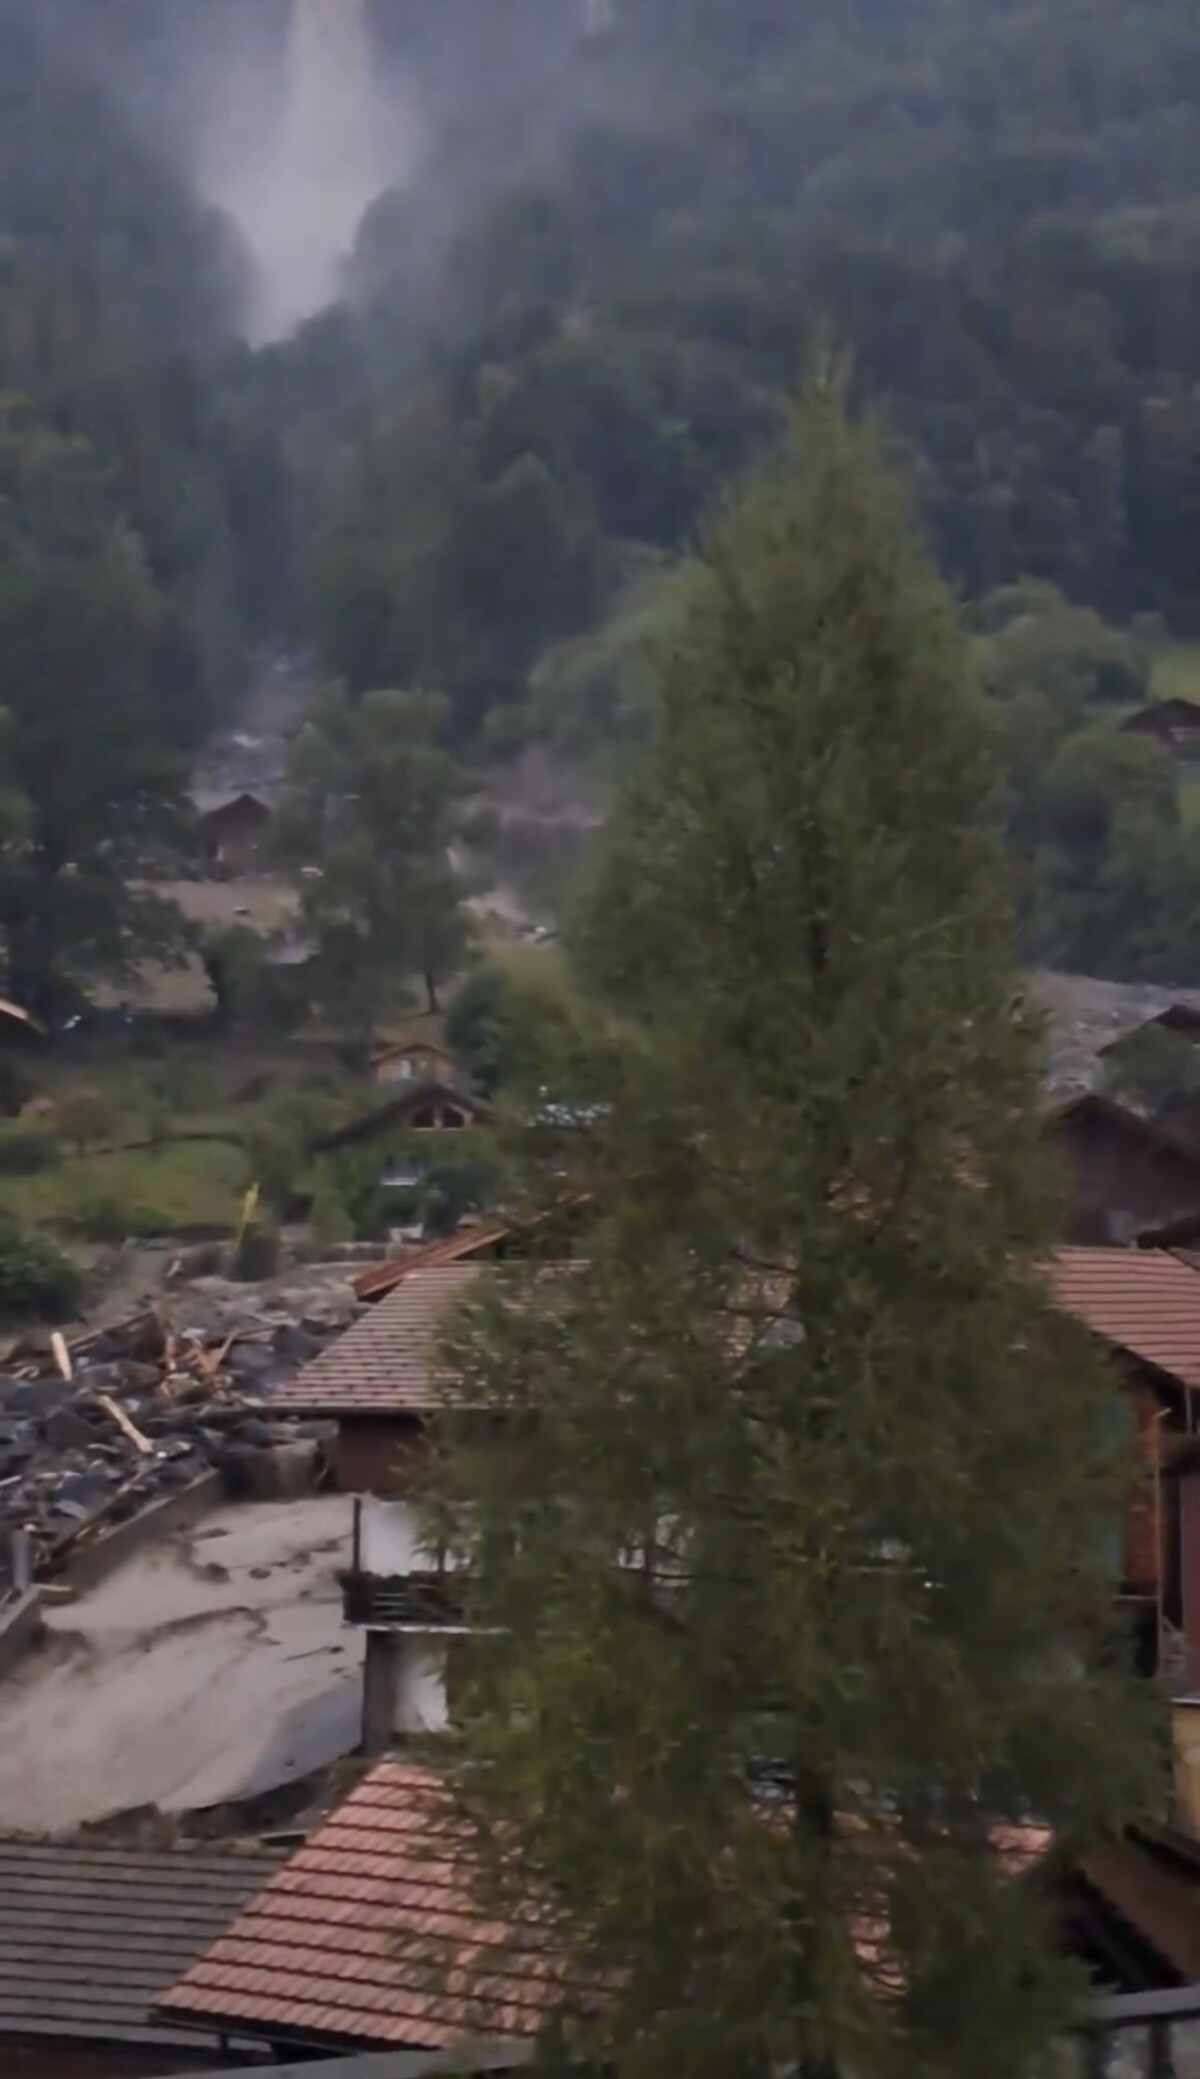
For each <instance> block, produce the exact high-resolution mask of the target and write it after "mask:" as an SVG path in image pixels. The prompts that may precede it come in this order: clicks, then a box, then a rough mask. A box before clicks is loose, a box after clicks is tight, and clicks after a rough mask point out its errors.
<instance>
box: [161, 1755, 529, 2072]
mask: <svg viewBox="0 0 1200 2079" xmlns="http://www.w3.org/2000/svg"><path fill="white" fill-rule="evenodd" d="M471 1870H472V1863H471V1846H470V1827H469V1822H467V1821H466V1820H465V1819H464V1818H463V1817H462V1816H461V1814H459V1813H458V1812H456V1810H455V1808H454V1806H453V1804H452V1802H451V1797H450V1793H449V1791H448V1789H447V1787H446V1785H445V1783H444V1782H443V1781H442V1779H441V1778H440V1777H439V1776H437V1775H436V1774H435V1773H434V1772H433V1771H432V1770H429V1769H424V1768H420V1767H416V1766H414V1765H411V1764H408V1763H404V1762H398V1761H385V1762H380V1763H379V1764H378V1765H377V1766H376V1767H375V1768H374V1769H372V1770H371V1772H370V1774H369V1775H368V1776H366V1777H365V1778H364V1779H363V1781H362V1782H361V1783H360V1784H359V1785H358V1787H357V1789H356V1790H354V1791H352V1792H351V1794H350V1796H349V1797H348V1798H347V1799H346V1800H345V1802H344V1803H343V1804H342V1805H340V1806H339V1807H338V1808H337V1810H336V1811H335V1812H334V1813H333V1814H332V1815H331V1817H330V1818H329V1819H327V1820H326V1822H325V1824H324V1825H323V1826H322V1827H320V1828H319V1830H318V1831H317V1832H316V1833H315V1834H314V1835H313V1836H312V1837H311V1839H310V1840H309V1841H308V1842H306V1843H305V1845H304V1847H302V1848H301V1849H299V1850H298V1852H297V1853H296V1855H294V1856H293V1858H292V1860H291V1861H290V1862H289V1863H288V1864H287V1865H286V1867H285V1868H284V1869H282V1870H280V1871H279V1872H278V1874H277V1875H276V1876H275V1877H273V1878H272V1880H271V1882H270V1883H269V1884H268V1885H267V1886H266V1889H265V1890H264V1891H262V1892H260V1893H259V1895H258V1897H257V1898H255V1899H254V1900H252V1902H251V1903H250V1905H249V1906H247V1907H246V1909H245V1910H244V1912H242V1913H241V1914H240V1915H239V1916H238V1918H237V1919H236V1920H235V1921H234V1922H233V1924H232V1926H231V1927H230V1928H229V1929H228V1930H227V1932H226V1933H225V1934H224V1935H223V1936H221V1938H220V1939H219V1940H218V1941H216V1942H215V1943H214V1944H213V1946H212V1948H211V1949H209V1950H208V1951H207V1953H206V1954H205V1955H204V1956H202V1957H201V1958H200V1960H199V1962H198V1963H195V1964H193V1965H192V1967H191V1969H190V1970H188V1971H187V1972H186V1973H185V1974H184V1976H183V1977H182V1978H181V1979H180V1980H179V1982H178V1984H176V1985H174V1986H172V1987H171V1989H170V1991H169V1992H167V1993H165V1994H163V1995H162V1996H161V1997H160V1999H159V2001H158V2011H159V2013H161V2014H162V2015H163V2016H164V2017H165V2018H167V2019H174V2020H176V2021H179V2020H181V2019H183V2018H184V2017H186V2016H191V2017H193V2018H195V2019H198V2020H199V2019H203V2020H204V2021H205V2022H208V2023H209V2024H211V2025H213V2026H218V2027H220V2028H222V2029H231V2030H240V2031H242V2032H249V2033H256V2032H260V2033H264V2034H271V2033H272V2032H275V2033H278V2034H289V2035H307V2036H310V2037H317V2038H321V2039H323V2040H325V2041H327V2042H331V2041H332V2042H337V2043H353V2044H360V2045H363V2046H364V2047H370V2046H377V2047H381V2048H385V2047H387V2046H388V2045H399V2046H409V2047H412V2048H431V2049H448V2048H450V2047H451V2046H452V2045H453V2044H455V2043H457V2042H461V2041H462V2040H463V2039H464V2038H466V2037H469V2036H470V2037H486V2038H490V2039H495V2038H496V2037H503V2036H529V2035H533V2034H534V2033H535V2032H536V2030H537V2028H538V2027H539V2025H540V2023H541V2022H542V2021H543V2020H544V2018H545V2017H546V2015H547V2013H548V2012H549V2011H550V2009H551V2007H552V2006H553V2004H554V2001H555V1992H556V1988H557V1987H558V1986H559V1985H561V1983H562V1978H563V1973H562V1968H561V1962H560V1960H559V1958H558V1957H557V1956H556V1954H555V1951H554V1949H553V1948H552V1946H551V1944H550V1943H549V1941H548V1939H547V1936H546V1935H545V1933H544V1932H543V1931H541V1930H539V1929H538V1928H537V1927H536V1926H535V1925H532V1924H530V1925H522V1926H520V1927H506V1926H504V1925H502V1924H499V1923H497V1922H496V1921H494V1920H491V1919H489V1918H488V1917H487V1916H486V1914H484V1913H483V1912H482V1911H481V1909H480V1907H479V1905H478V1903H477V1901H476V1900H475V1899H474V1897H473V1896H472V1891H471Z"/></svg>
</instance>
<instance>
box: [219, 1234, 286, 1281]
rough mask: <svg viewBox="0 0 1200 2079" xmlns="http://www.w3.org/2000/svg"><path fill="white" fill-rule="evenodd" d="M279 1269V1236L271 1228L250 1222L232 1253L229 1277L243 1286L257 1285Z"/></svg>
mask: <svg viewBox="0 0 1200 2079" xmlns="http://www.w3.org/2000/svg"><path fill="white" fill-rule="evenodd" d="M278 1268H279V1236H278V1234H277V1233H276V1231H275V1229H274V1228H273V1227H262V1226H259V1225H258V1224H257V1223H256V1222H254V1221H251V1223H250V1225H249V1226H248V1227H247V1228H246V1229H245V1231H244V1233H243V1234H242V1235H241V1236H240V1238H239V1240H238V1243H237V1246H236V1248H235V1249H234V1252H233V1265H232V1268H231V1273H230V1275H231V1276H232V1277H234V1278H236V1279H238V1280H239V1281H240V1283H241V1284H243V1285H257V1284H258V1283H259V1282H260V1280H261V1279H263V1278H270V1277H273V1276H274V1274H275V1272H276V1271H277V1270H278Z"/></svg>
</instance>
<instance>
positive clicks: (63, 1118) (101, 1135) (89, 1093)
mask: <svg viewBox="0 0 1200 2079" xmlns="http://www.w3.org/2000/svg"><path fill="white" fill-rule="evenodd" d="M58 1126H59V1131H60V1133H61V1134H62V1135H63V1138H64V1139H65V1140H68V1141H70V1142H71V1143H72V1145H73V1146H74V1147H76V1148H77V1149H78V1150H79V1153H80V1154H81V1155H82V1153H83V1151H84V1149H85V1148H88V1147H94V1146H96V1145H97V1144H98V1143H100V1142H102V1141H109V1140H111V1139H112V1137H113V1134H114V1132H115V1131H116V1115H115V1113H114V1111H113V1107H112V1105H111V1104H110V1103H109V1102H108V1099H107V1098H105V1097H102V1096H101V1094H100V1092H99V1091H98V1090H76V1091H74V1092H73V1093H72V1095H71V1096H70V1097H68V1098H65V1099H64V1100H63V1103H62V1104H61V1105H60V1107H59V1111H58Z"/></svg>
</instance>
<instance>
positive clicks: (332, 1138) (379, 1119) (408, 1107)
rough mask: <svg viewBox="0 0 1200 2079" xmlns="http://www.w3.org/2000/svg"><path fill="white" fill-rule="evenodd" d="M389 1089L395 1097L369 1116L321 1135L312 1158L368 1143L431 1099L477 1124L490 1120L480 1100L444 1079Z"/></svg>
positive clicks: (427, 1079) (424, 1079)
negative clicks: (449, 1105) (377, 1134)
mask: <svg viewBox="0 0 1200 2079" xmlns="http://www.w3.org/2000/svg"><path fill="white" fill-rule="evenodd" d="M392 1088H393V1090H394V1091H395V1095H394V1096H391V1097H388V1098H386V1099H385V1100H384V1102H383V1103H382V1104H377V1105H373V1106H372V1108H371V1110H370V1111H369V1112H363V1113H362V1114H361V1115H360V1116H359V1117H358V1118H357V1119H351V1120H349V1121H348V1122H347V1124H346V1125H345V1126H337V1127H335V1128H334V1129H333V1131H332V1132H331V1133H323V1134H322V1135H321V1136H320V1138H319V1139H317V1140H315V1141H314V1142H313V1144H312V1148H313V1153H314V1155H327V1154H331V1153H332V1152H333V1150H334V1149H336V1148H350V1147H353V1145H354V1143H355V1142H356V1141H365V1140H370V1138H371V1136H372V1134H375V1133H378V1132H380V1131H381V1129H382V1128H383V1127H385V1126H390V1125H392V1124H393V1123H396V1122H401V1121H402V1120H403V1117H404V1114H405V1112H411V1111H414V1110H419V1109H420V1108H421V1106H422V1105H427V1104H428V1103H429V1101H430V1099H431V1098H440V1099H441V1100H442V1102H443V1103H445V1104H452V1105H457V1106H458V1108H459V1110H460V1111H463V1112H466V1113H468V1114H469V1115H470V1116H471V1117H473V1118H474V1119H475V1120H476V1121H478V1122H481V1123H482V1122H483V1121H485V1120H488V1119H490V1118H491V1116H492V1109H491V1106H490V1105H488V1104H485V1102H484V1100H483V1099H482V1098H481V1097H473V1096H472V1095H471V1092H470V1091H469V1090H464V1089H463V1087H462V1085H461V1083H447V1082H446V1080H445V1078H444V1077H440V1076H423V1077H421V1078H420V1079H419V1080H418V1079H416V1078H414V1079H413V1080H412V1081H411V1082H400V1083H396V1084H393V1085H392Z"/></svg>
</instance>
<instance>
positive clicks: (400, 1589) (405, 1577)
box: [341, 1568, 466, 1632]
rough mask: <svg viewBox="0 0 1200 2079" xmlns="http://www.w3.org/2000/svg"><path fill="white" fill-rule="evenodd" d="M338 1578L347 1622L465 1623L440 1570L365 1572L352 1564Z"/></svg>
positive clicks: (445, 1626) (442, 1627) (382, 1625)
mask: <svg viewBox="0 0 1200 2079" xmlns="http://www.w3.org/2000/svg"><path fill="white" fill-rule="evenodd" d="M341 1581H342V1615H343V1617H344V1618H345V1620H346V1623H347V1624H359V1625H366V1626H368V1627H371V1628H374V1629H376V1630H387V1631H428V1632H461V1631H463V1630H464V1629H465V1628H466V1627H465V1623H464V1618H463V1612H462V1608H461V1605H460V1604H459V1602H458V1601H457V1599H456V1597H455V1595H454V1592H453V1584H452V1581H451V1580H450V1578H449V1577H448V1576H446V1575H444V1574H436V1573H409V1574H368V1573H361V1572H359V1573H356V1572H355V1571H354V1570H353V1569H352V1568H351V1569H350V1570H348V1571H347V1572H346V1573H344V1574H343V1575H342V1577H341Z"/></svg>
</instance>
